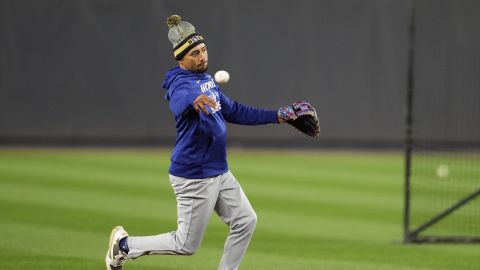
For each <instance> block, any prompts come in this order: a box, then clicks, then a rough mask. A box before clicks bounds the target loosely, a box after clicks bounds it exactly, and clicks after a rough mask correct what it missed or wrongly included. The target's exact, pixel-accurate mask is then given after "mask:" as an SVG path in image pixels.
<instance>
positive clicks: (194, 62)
mask: <svg viewBox="0 0 480 270" xmlns="http://www.w3.org/2000/svg"><path fill="white" fill-rule="evenodd" d="M178 63H179V65H180V67H181V68H183V69H187V70H190V71H193V72H205V71H207V67H208V53H207V46H206V45H205V43H201V44H198V45H197V46H195V47H193V48H192V49H190V51H189V52H188V53H187V54H185V56H184V57H183V58H182V59H181V60H180V61H178Z"/></svg>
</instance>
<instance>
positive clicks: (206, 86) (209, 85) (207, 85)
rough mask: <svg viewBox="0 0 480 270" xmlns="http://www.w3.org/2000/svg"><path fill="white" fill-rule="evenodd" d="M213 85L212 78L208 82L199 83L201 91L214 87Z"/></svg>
mask: <svg viewBox="0 0 480 270" xmlns="http://www.w3.org/2000/svg"><path fill="white" fill-rule="evenodd" d="M215 86H216V85H215V82H214V81H213V80H212V79H210V80H209V81H208V82H206V83H204V84H202V85H200V90H202V93H205V92H207V91H208V90H210V89H212V88H214V87H215Z"/></svg>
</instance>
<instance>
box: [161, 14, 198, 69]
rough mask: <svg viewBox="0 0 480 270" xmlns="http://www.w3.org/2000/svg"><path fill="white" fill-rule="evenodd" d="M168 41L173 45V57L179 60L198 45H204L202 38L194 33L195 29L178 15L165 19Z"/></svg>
mask: <svg viewBox="0 0 480 270" xmlns="http://www.w3.org/2000/svg"><path fill="white" fill-rule="evenodd" d="M167 25H168V28H169V29H168V39H169V40H170V42H171V43H172V45H173V56H174V57H175V59H176V60H180V59H182V58H183V56H185V54H186V53H187V52H188V51H190V49H191V48H193V47H195V46H197V45H198V44H200V43H205V41H204V40H203V37H202V36H200V35H198V34H197V33H196V32H195V27H194V26H193V25H192V24H191V23H189V22H186V21H182V18H181V17H180V16H178V15H172V16H170V17H168V19H167Z"/></svg>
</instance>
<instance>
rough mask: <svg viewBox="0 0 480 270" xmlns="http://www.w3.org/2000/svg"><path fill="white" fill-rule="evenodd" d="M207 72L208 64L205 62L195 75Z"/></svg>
mask: <svg viewBox="0 0 480 270" xmlns="http://www.w3.org/2000/svg"><path fill="white" fill-rule="evenodd" d="M207 70H208V62H205V65H201V66H199V67H198V69H197V73H203V72H206V71H207Z"/></svg>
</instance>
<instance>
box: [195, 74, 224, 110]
mask: <svg viewBox="0 0 480 270" xmlns="http://www.w3.org/2000/svg"><path fill="white" fill-rule="evenodd" d="M215 86H216V84H215V82H214V81H213V79H210V80H209V81H208V82H206V83H203V84H201V85H200V90H202V93H204V94H206V95H207V96H208V97H210V98H212V99H214V100H215V102H216V103H217V107H216V108H211V110H212V111H211V113H216V112H218V111H219V110H221V109H222V105H221V103H220V100H219V99H220V95H219V94H218V92H217V91H212V90H211V89H212V88H215ZM207 91H208V93H206V92H207Z"/></svg>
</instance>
